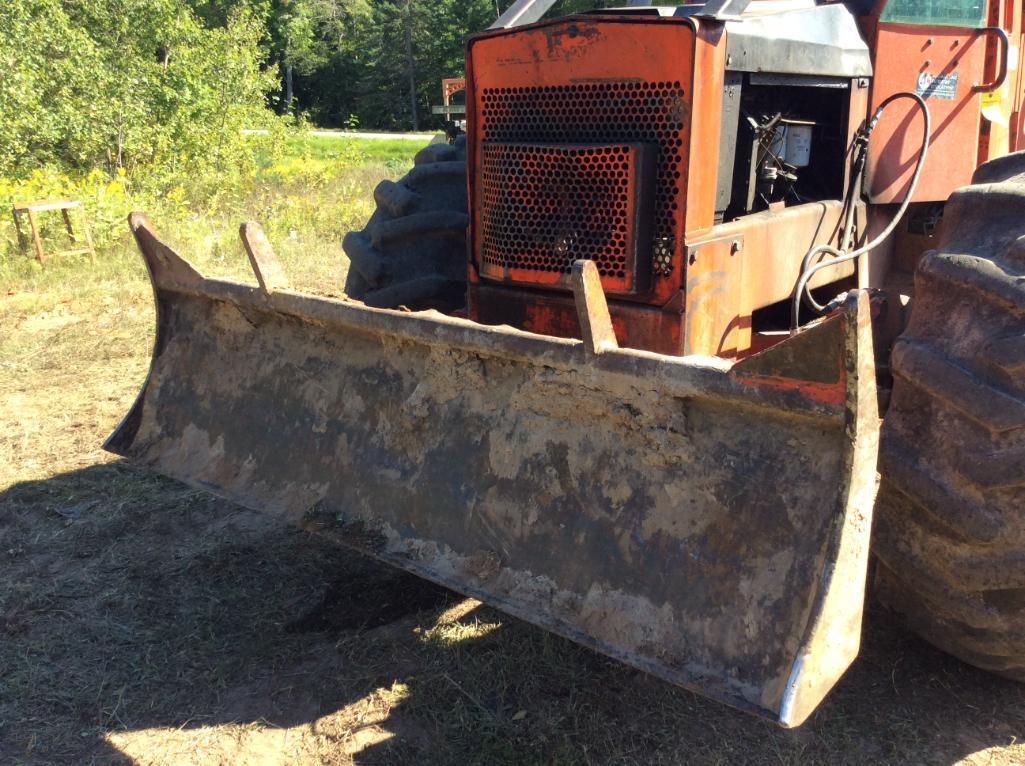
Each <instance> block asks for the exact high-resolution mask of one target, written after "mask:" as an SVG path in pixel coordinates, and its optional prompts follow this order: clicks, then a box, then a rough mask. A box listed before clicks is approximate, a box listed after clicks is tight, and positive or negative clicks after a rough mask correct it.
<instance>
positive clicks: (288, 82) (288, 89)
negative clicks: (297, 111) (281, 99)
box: [285, 64, 292, 114]
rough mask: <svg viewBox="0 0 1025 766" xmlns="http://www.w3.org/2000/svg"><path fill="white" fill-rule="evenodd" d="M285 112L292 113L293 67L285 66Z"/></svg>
mask: <svg viewBox="0 0 1025 766" xmlns="http://www.w3.org/2000/svg"><path fill="white" fill-rule="evenodd" d="M285 111H286V112H288V113H289V114H291V113H292V65H291V64H285Z"/></svg>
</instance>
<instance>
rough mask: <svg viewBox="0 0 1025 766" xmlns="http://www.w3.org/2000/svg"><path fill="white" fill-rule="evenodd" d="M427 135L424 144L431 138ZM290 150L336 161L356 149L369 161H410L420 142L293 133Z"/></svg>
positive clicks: (289, 142) (315, 157)
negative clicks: (411, 153)
mask: <svg viewBox="0 0 1025 766" xmlns="http://www.w3.org/2000/svg"><path fill="white" fill-rule="evenodd" d="M430 140H431V139H430V137H429V136H425V137H424V140H423V143H424V145H426V144H427V142H428V141H430ZM287 146H288V151H287V153H288V154H290V155H292V156H302V155H304V154H307V155H308V156H310V157H311V158H313V159H315V160H327V161H330V160H337V159H339V158H344V157H347V156H350V155H351V153H352V152H353V151H354V150H355V151H356V152H358V153H359V154H361V155H362V156H363V157H364V158H365V160H366V161H367V162H380V163H387V162H408V161H409V158H410V152H411V151H412V152H415V151H416V150H417V149H418V148H420V145H419V144H417V143H416V142H415V141H412V140H410V139H405V138H376V139H370V138H336V137H333V136H332V137H328V136H315V135H309V134H307V135H292V136H289V137H288V139H287Z"/></svg>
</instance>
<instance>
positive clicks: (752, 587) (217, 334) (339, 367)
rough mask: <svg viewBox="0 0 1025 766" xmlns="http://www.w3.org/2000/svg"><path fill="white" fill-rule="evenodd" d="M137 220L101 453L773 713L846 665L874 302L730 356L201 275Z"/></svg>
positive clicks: (870, 391) (869, 467) (863, 541)
mask: <svg viewBox="0 0 1025 766" xmlns="http://www.w3.org/2000/svg"><path fill="white" fill-rule="evenodd" d="M132 224H133V229H134V231H135V233H136V237H137V239H138V241H139V243H140V246H141V247H142V249H143V254H144V256H145V257H146V260H147V264H148V266H149V268H150V272H151V275H152V278H153V282H154V290H155V293H156V298H157V304H158V332H157V340H156V348H155V355H154V359H153V363H152V368H151V371H150V374H149V378H148V380H147V381H146V384H145V386H144V388H143V391H142V393H141V394H140V396H139V399H138V401H137V402H136V404H135V406H134V407H133V409H132V411H131V412H130V413H129V415H128V416H127V417H126V418H125V420H124V422H123V423H122V424H121V425H120V426H119V428H118V429H117V431H116V432H115V433H114V434H113V435H112V436H111V437H110V439H109V441H108V444H107V448H108V449H110V450H111V451H113V452H116V453H118V454H121V455H125V456H127V457H130V458H132V459H134V460H137V461H139V462H141V463H144V464H148V465H151V466H153V467H154V468H156V469H157V470H158V471H160V472H162V473H164V474H166V475H168V476H171V477H174V478H177V479H180V480H182V481H184V482H187V483H189V484H191V485H193V486H197V487H202V488H205V489H208V490H210V491H211V492H214V493H216V494H219V495H222V496H224V497H227V498H230V499H231V500H234V501H236V502H238V503H241V504H243V505H245V506H249V507H251V508H256V509H262V510H266V511H270V512H274V513H279V514H282V515H285V516H287V517H289V518H291V519H294V520H296V521H301V520H303V519H304V518H306V519H308V520H314V521H316V522H317V523H318V525H320V526H326V527H327V530H328V531H329V532H331V533H332V534H334V535H335V536H337V537H338V538H339V539H342V540H343V541H344V542H347V543H349V544H351V545H354V546H355V547H357V548H359V549H361V550H363V551H366V552H368V553H370V554H372V555H374V556H377V557H379V558H381V559H383V560H385V561H388V562H391V563H393V564H396V565H398V566H400V567H403V568H405V569H408V570H410V571H413V572H415V573H417V574H420V575H422V576H424V577H427V578H429V579H431V580H435V581H437V582H439V583H442V584H444V585H447V586H450V587H452V588H455V589H457V590H459V591H462V592H464V593H467V594H470V595H473V596H475V597H477V598H480V599H482V600H484V601H485V602H487V603H489V604H492V605H494V606H496V607H498V608H499V609H502V610H505V611H506V612H508V613H510V614H513V615H515V616H517V617H520V618H523V619H525V620H528V621H530V622H533V623H535V624H537V625H540V626H542V627H544V628H547V629H550V630H553V631H555V632H557V633H560V634H562V635H564V636H567V637H569V638H571V639H574V640H576V641H579V642H581V643H583V644H586V645H588V646H591V647H593V648H595V649H598V650H600V651H602V652H605V653H607V654H609V655H611V656H613V657H616V658H619V659H621V660H623V661H625V662H628V663H630V664H632V665H634V666H636V667H639V668H642V669H644V670H646V671H648V672H650V673H653V674H655V675H657V676H660V677H662V678H665V679H667V680H669V681H672V682H675V683H678V684H682V685H684V686H686V687H688V688H691V689H694V690H696V691H699V692H701V693H703V694H706V695H709V696H711V697H714V698H716V699H719V700H722V701H724V702H727V703H730V704H732V705H735V706H737V707H740V708H743V709H745V710H748V711H751V712H756V713H760V714H762V715H765V716H769V717H771V718H773V719H774V720H777V721H779V722H780V723H782V724H783V725H787V726H792V725H797V724H799V723H800V722H801V721H802V720H804V718H805V717H806V716H807V715H808V714H809V713H810V712H811V711H812V710H813V709H814V708H815V706H816V705H817V704H818V702H819V701H820V700H821V698H822V696H823V695H824V694H825V693H826V692H827V691H828V689H829V688H830V687H831V686H832V684H833V683H834V682H835V681H836V679H837V678H838V677H839V676H840V674H841V673H842V672H843V670H844V669H845V668H846V667H847V665H848V664H849V663H850V661H851V659H852V658H853V656H854V655H855V654H856V652H857V647H858V637H859V632H860V624H861V608H862V595H863V588H864V577H865V566H866V556H867V551H868V535H869V528H870V521H871V519H870V512H871V505H872V488H873V485H874V460H875V439H876V434H877V428H878V422H877V416H876V410H875V402H874V397H875V387H874V377H873V367H872V354H871V341H870V335H869V325H868V310H867V303H866V298H865V297H864V295H859V296H858V297H856V298H854V299H852V300H851V301H850V302H849V303H848V305H847V308H846V309H845V311H844V312H842V313H840V314H838V315H837V316H835V317H833V318H830V319H828V320H826V321H824V322H823V323H822V324H820V325H819V326H817V327H815V328H813V329H810V330H808V331H806V332H804V333H802V334H801V335H799V336H796V337H794V338H791V339H789V340H787V341H784V342H783V343H781V344H779V345H778V346H776V347H774V348H773V349H770V350H769V351H766V352H763V353H762V354H760V355H757V356H754V357H752V358H750V359H748V360H746V361H745V362H741V363H739V364H737V365H732V366H731V365H730V364H729V363H727V362H724V361H722V360H715V359H707V358H693V357H684V358H673V357H665V356H660V355H657V354H651V353H645V352H638V351H631V350H625V349H612V350H608V351H605V352H604V353H600V352H597V351H595V350H594V349H592V348H589V347H587V346H585V344H583V343H581V342H580V341H573V340H562V339H556V338H549V337H543V336H537V335H531V334H528V333H522V332H518V331H516V330H512V329H510V328H507V327H483V326H480V325H476V324H474V323H472V322H469V321H466V320H461V319H453V318H448V317H444V316H442V315H440V314H437V313H433V312H423V313H414V314H410V313H403V312H397V311H384V310H374V309H368V308H365V307H363V306H362V305H361V304H358V303H349V302H343V301H338V300H332V299H327V298H317V297H312V296H307V295H301V294H298V293H291V292H287V291H280V290H272V289H270V288H269V287H268V286H266V285H264V286H263V287H261V288H258V287H249V286H245V285H241V284H238V283H234V282H228V281H221V280H213V279H207V278H204V277H202V276H201V275H200V274H198V273H197V272H196V271H195V270H194V269H192V267H191V266H189V265H188V264H187V263H186V262H185V261H183V260H181V259H180V258H179V257H178V256H177V255H175V254H174V253H173V252H172V251H171V250H170V249H168V248H167V247H166V246H164V245H163V244H162V243H160V241H159V240H157V239H156V237H155V236H154V235H153V233H152V232H151V231H150V230H149V228H148V227H147V225H146V222H145V219H143V218H141V217H139V216H136V217H133V219H132ZM261 284H263V280H262V279H261Z"/></svg>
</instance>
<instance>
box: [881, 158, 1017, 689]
mask: <svg viewBox="0 0 1025 766" xmlns="http://www.w3.org/2000/svg"><path fill="white" fill-rule="evenodd" d="M891 366H892V369H893V373H894V387H893V397H892V399H891V404H890V408H889V411H888V412H887V414H886V419H885V423H884V426H883V433H882V443H881V446H880V455H879V470H880V473H881V475H882V483H881V485H880V491H879V500H878V502H877V504H876V528H875V537H874V541H873V544H874V548H875V553H876V556H877V558H878V562H879V565H878V568H877V575H876V588H877V594H878V596H879V598H880V600H881V601H882V602H883V603H884V604H886V605H887V606H889V607H891V608H893V609H895V610H897V611H899V612H902V613H903V614H904V615H905V616H906V618H907V621H908V623H909V627H911V628H912V629H913V630H914V631H916V632H917V633H918V634H919V635H921V636H922V637H923V638H925V639H926V640H927V641H929V642H930V643H932V644H934V645H935V646H938V647H939V648H941V649H944V650H946V651H947V652H950V653H951V654H953V655H955V656H956V657H959V658H960V659H962V660H964V661H966V662H968V663H971V664H972V665H976V666H978V667H980V668H984V669H986V670H990V671H993V672H995V673H999V674H1001V675H1005V676H1009V677H1011V678H1016V679H1018V680H1022V681H1025V153H1018V154H1016V155H1011V156H1009V157H1005V158H1002V159H1001V160H997V161H994V162H990V163H987V164H986V165H983V166H982V167H980V168H979V169H978V171H977V172H976V174H975V178H974V179H973V185H972V186H968V187H965V188H964V189H960V190H958V191H957V192H955V193H954V194H953V195H952V196H951V198H950V200H949V202H948V203H947V206H946V212H945V221H944V236H943V241H942V243H941V245H940V247H939V250H938V251H933V252H930V253H927V254H926V255H925V256H924V257H923V259H922V261H921V263H920V265H919V268H918V272H917V274H916V275H915V301H914V304H913V308H912V313H911V320H910V323H909V325H908V328H907V330H906V331H905V332H904V334H903V335H902V336H901V337H900V338H899V339H898V341H897V343H896V344H895V346H894V349H893V355H892V358H891Z"/></svg>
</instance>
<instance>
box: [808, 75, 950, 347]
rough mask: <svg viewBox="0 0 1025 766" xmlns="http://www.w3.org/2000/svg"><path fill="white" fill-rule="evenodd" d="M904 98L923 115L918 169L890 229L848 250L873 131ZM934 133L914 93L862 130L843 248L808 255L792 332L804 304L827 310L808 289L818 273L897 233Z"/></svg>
mask: <svg viewBox="0 0 1025 766" xmlns="http://www.w3.org/2000/svg"><path fill="white" fill-rule="evenodd" d="M901 98H909V99H911V100H912V101H914V102H915V104H916V105H917V106H918V108H919V110H921V112H922V144H921V148H920V149H919V150H918V162H917V164H916V165H915V171H914V173H913V174H912V175H911V182H910V183H909V184H908V190H907V192H906V193H905V195H904V200H903V202H901V203H900V208H899V209H898V210H897V213H896V214H895V215H894V216H893V218H892V219H891V220H890V223H889V224H887V226H886V228H885V229H883V231H882V232H881V233H880V234H879V236H877V237H876V238H875V239H873V240H872V241H871V242H868V243H867V244H864V245H862V246H861V247H859V248H857V249H855V250H848V247H849V246H850V239H851V236H852V235H853V231H854V211H855V201H856V199H857V195H858V193H859V190H860V188H861V179H862V177H863V176H864V173H865V163H866V161H867V159H868V143H869V138H870V136H871V134H872V130H873V129H874V128H875V126H876V124H877V123H878V122H879V118H880V117H882V115H883V111H884V110H885V109H886V107H887V106H889V105H890V104H892V103H893V102H894V101H896V100H897V99H901ZM931 133H932V125H931V120H930V117H929V107H928V106H927V105H926V103H925V100H924V99H923V98H922V97H921V96H919V95H918V94H917V93H910V92H901V93H894V94H893V95H892V96H890V97H888V98H887V99H885V100H884V101H883V103H881V104H880V105H879V107H878V108H877V109H876V111H875V114H873V115H872V119H871V120H869V121H868V122H867V123H866V124H865V125H863V126H862V127H861V129H860V130H858V133H857V135H855V137H854V141H853V142H852V143H851V152H852V156H853V160H852V165H853V173H852V175H851V184H850V186H849V187H848V189H847V196H846V198H845V199H844V224H843V231H842V233H841V239H840V247H839V248H836V247H833V246H832V245H817V246H815V247H813V248H812V249H811V250H809V251H808V254H807V255H806V256H804V260H803V261H802V262H801V276H800V277H799V278H798V280H797V285H796V287H795V288H794V294H793V299H792V301H793V302H792V306H791V313H790V331H791V332H796V331H797V330H798V328H799V326H800V311H801V302H802V301H804V303H805V305H807V306H808V307H809V308H810V309H812V310H813V311H816V312H818V313H821V312H823V311H825V310H826V306H825V305H823V304H820V303H818V302H817V301H816V300H815V298H814V296H812V294H811V290H810V288H809V287H808V283H809V282H810V281H811V278H812V277H813V276H815V274H816V273H817V272H819V271H821V270H822V269H826V268H829V267H831V266H836V265H837V264H839V263H844V262H846V261H851V260H854V259H855V258H859V257H860V256H862V255H866V254H868V253H869V252H870V251H872V250H874V249H875V248H876V247H878V246H879V245H880V244H882V243H883V242H885V241H886V238H887V237H889V236H890V234H892V233H893V230H894V228H896V226H897V223H898V222H899V221H900V219H901V218H903V217H904V213H905V212H906V211H907V209H908V205H910V204H911V198H912V197H913V196H914V194H915V187H916V186H917V185H918V179H919V176H921V174H922V166H923V165H924V164H925V156H926V154H927V153H928V151H929V136H930V135H931ZM820 254H825V255H830V256H833V257H832V258H830V259H828V260H823V261H819V262H818V263H815V259H816V258H817V257H818V256H819V255H820Z"/></svg>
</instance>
